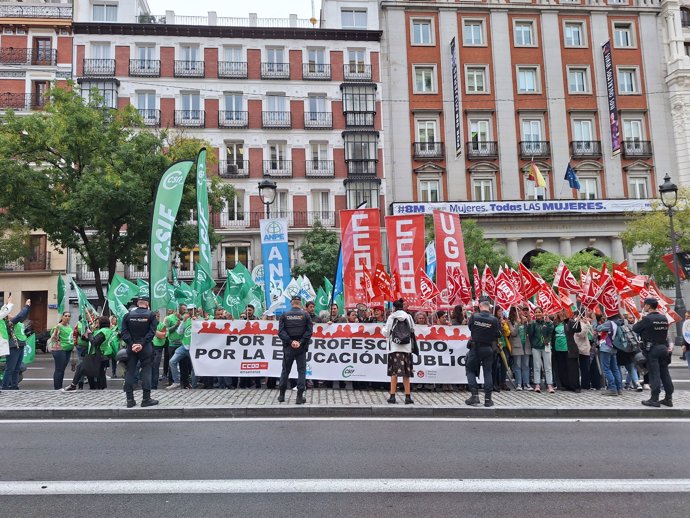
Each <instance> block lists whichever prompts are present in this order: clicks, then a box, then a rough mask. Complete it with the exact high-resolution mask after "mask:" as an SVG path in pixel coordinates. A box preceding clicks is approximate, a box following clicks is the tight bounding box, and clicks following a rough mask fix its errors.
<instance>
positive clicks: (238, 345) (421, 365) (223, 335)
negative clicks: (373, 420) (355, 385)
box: [190, 320, 469, 383]
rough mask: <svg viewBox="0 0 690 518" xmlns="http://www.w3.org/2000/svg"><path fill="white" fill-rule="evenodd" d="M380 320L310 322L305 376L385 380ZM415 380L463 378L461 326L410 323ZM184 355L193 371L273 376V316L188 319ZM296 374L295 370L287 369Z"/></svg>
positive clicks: (276, 364)
mask: <svg viewBox="0 0 690 518" xmlns="http://www.w3.org/2000/svg"><path fill="white" fill-rule="evenodd" d="M382 329H383V326H382V325H380V324H331V325H326V324H316V325H314V332H313V335H312V341H311V344H310V346H309V351H308V352H307V353H306V354H307V377H308V378H313V379H319V380H352V381H389V380H390V378H389V377H388V376H386V366H387V361H388V340H387V339H386V338H385V337H384V336H383V334H382ZM415 334H416V336H417V340H418V344H419V350H420V354H419V356H413V359H414V370H415V377H414V379H413V380H412V381H416V382H418V383H467V377H466V375H465V357H466V356H467V341H468V339H469V329H468V328H467V326H415ZM190 355H191V357H192V363H193V365H194V372H195V373H196V375H197V376H220V377H224V376H269V377H278V376H280V371H281V367H282V360H283V344H282V342H281V340H280V339H279V338H278V323H277V322H275V321H263V320H254V321H245V320H233V321H228V320H211V321H194V322H193V323H192V345H191V348H190ZM292 374H293V376H296V375H297V373H296V370H295V371H294V372H293V373H292Z"/></svg>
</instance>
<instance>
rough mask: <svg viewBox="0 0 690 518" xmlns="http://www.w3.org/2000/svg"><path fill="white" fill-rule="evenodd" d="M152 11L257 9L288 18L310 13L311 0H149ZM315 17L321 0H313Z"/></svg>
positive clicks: (242, 11)
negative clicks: (244, 0) (291, 15)
mask: <svg viewBox="0 0 690 518" xmlns="http://www.w3.org/2000/svg"><path fill="white" fill-rule="evenodd" d="M148 2H149V7H150V8H151V13H153V14H165V11H166V10H172V11H175V14H180V15H183V16H205V15H206V13H207V12H208V11H216V12H217V13H218V16H240V17H247V16H249V13H250V12H252V13H257V14H258V15H259V17H260V18H287V16H288V15H290V14H296V15H297V16H299V17H300V18H309V17H311V0H252V1H250V2H243V1H241V0H194V1H193V2H190V1H189V0H148ZM314 4H315V9H316V17H317V18H318V17H319V9H320V7H321V0H314Z"/></svg>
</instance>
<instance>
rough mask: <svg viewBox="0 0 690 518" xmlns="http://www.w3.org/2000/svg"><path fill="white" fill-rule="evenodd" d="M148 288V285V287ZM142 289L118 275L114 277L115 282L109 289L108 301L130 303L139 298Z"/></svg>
mask: <svg viewBox="0 0 690 518" xmlns="http://www.w3.org/2000/svg"><path fill="white" fill-rule="evenodd" d="M146 287H147V288H148V285H147V286H146ZM139 291H140V287H139V286H137V285H136V284H134V283H133V282H129V281H128V280H127V279H125V278H124V277H122V276H121V275H118V274H117V273H116V274H115V275H114V276H113V281H112V282H111V283H110V286H109V287H108V300H111V299H113V300H117V301H119V302H120V303H121V304H127V303H129V302H130V301H131V300H132V299H133V298H135V297H138V296H139Z"/></svg>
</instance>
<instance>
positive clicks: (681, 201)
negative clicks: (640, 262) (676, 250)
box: [621, 189, 690, 288]
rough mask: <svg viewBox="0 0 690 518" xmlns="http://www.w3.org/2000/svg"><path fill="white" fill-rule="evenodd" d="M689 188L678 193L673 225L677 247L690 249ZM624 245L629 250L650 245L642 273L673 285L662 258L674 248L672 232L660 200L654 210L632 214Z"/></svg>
mask: <svg viewBox="0 0 690 518" xmlns="http://www.w3.org/2000/svg"><path fill="white" fill-rule="evenodd" d="M689 201H690V191H688V190H687V189H681V190H680V191H679V192H678V204H677V205H676V207H675V208H674V212H673V224H674V231H675V234H676V239H677V241H678V246H680V249H681V250H690V232H688V231H687V229H688V228H690V203H689ZM621 238H622V240H623V245H624V246H625V248H626V249H627V250H629V251H631V250H633V249H634V248H635V247H648V249H649V251H648V253H649V259H648V260H647V263H646V264H645V265H644V267H643V268H642V272H641V273H644V274H646V275H649V276H651V277H652V278H653V279H654V280H655V282H656V283H657V284H658V285H659V286H661V287H665V288H669V287H671V286H673V285H674V279H673V273H672V272H671V270H669V268H668V266H666V264H665V263H664V262H663V261H662V260H661V256H663V255H665V254H667V253H669V252H670V251H671V232H670V224H669V218H668V211H667V210H666V208H665V207H664V206H663V205H661V203H659V202H657V203H656V204H655V205H654V210H652V211H650V212H646V213H639V214H635V215H632V216H631V218H630V221H629V222H628V224H627V226H626V229H625V231H624V232H623V233H622V234H621Z"/></svg>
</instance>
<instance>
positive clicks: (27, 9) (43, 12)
mask: <svg viewBox="0 0 690 518" xmlns="http://www.w3.org/2000/svg"><path fill="white" fill-rule="evenodd" d="M65 4H67V2H65ZM0 18H55V19H59V20H71V19H72V6H71V5H65V6H56V5H17V4H15V3H12V4H10V5H8V4H6V3H0Z"/></svg>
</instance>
